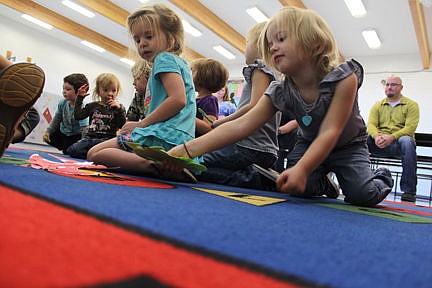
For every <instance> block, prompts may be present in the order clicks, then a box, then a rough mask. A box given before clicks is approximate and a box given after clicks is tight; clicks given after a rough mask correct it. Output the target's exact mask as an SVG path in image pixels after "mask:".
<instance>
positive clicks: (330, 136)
mask: <svg viewBox="0 0 432 288" xmlns="http://www.w3.org/2000/svg"><path fill="white" fill-rule="evenodd" d="M356 94H357V76H356V75H355V74H351V75H350V76H348V77H347V78H345V79H344V80H342V81H340V82H339V83H338V84H337V86H336V90H335V94H334V96H333V99H332V101H331V104H330V107H329V109H328V111H327V113H326V115H325V117H324V120H323V122H322V124H321V127H320V130H319V132H318V136H317V137H316V138H315V140H314V141H313V142H312V144H311V145H310V146H309V148H308V149H307V150H306V153H305V154H304V155H303V157H302V158H301V159H300V160H299V161H298V162H297V164H296V165H294V166H293V167H291V168H289V169H287V170H285V171H284V172H283V173H282V174H281V175H280V176H279V178H278V179H277V181H276V184H277V186H278V188H279V190H280V191H281V192H287V193H292V194H301V193H303V192H304V190H305V188H306V180H307V177H308V176H309V175H310V174H311V173H312V171H313V170H315V169H316V168H317V167H318V166H319V165H320V164H321V163H322V162H323V161H324V160H325V159H326V158H327V156H328V155H329V154H330V152H331V151H332V150H333V148H334V146H335V145H336V142H337V140H338V139H339V136H340V135H341V133H342V131H343V129H344V127H345V124H346V123H347V121H348V118H349V116H350V115H351V113H352V108H353V104H354V100H355V98H356Z"/></svg>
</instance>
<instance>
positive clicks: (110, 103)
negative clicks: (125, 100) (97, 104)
mask: <svg viewBox="0 0 432 288" xmlns="http://www.w3.org/2000/svg"><path fill="white" fill-rule="evenodd" d="M107 104H108V106H109V107H111V108H114V109H120V103H118V102H117V101H115V100H114V99H110V100H108V101H107Z"/></svg>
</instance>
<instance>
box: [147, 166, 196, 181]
mask: <svg viewBox="0 0 432 288" xmlns="http://www.w3.org/2000/svg"><path fill="white" fill-rule="evenodd" d="M150 165H151V167H153V168H154V170H155V171H156V174H157V177H159V178H161V179H165V180H169V181H177V182H185V183H198V180H197V179H196V178H195V176H194V175H193V174H192V172H190V171H189V170H188V169H186V168H183V169H182V170H181V171H180V172H173V171H169V170H165V169H163V168H162V167H161V166H159V165H155V164H154V163H152V164H150Z"/></svg>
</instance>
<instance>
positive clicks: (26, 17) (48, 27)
mask: <svg viewBox="0 0 432 288" xmlns="http://www.w3.org/2000/svg"><path fill="white" fill-rule="evenodd" d="M21 17H22V18H24V19H26V20H27V21H30V22H32V23H34V24H36V25H39V26H41V27H43V28H45V29H48V30H51V29H53V26H52V25H50V24H48V23H45V22H43V21H41V20H39V19H36V18H34V17H32V16H30V15H27V14H22V15H21Z"/></svg>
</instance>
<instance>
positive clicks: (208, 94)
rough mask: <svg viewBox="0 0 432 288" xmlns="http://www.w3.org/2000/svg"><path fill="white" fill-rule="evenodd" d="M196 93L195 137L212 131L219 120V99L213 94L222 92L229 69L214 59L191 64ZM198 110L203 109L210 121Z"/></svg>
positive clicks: (203, 59) (199, 60) (196, 61)
mask: <svg viewBox="0 0 432 288" xmlns="http://www.w3.org/2000/svg"><path fill="white" fill-rule="evenodd" d="M191 70H192V77H193V81H194V85H195V91H196V92H198V95H197V98H196V103H197V113H196V119H195V121H196V128H195V137H199V136H201V135H203V134H205V133H207V132H208V131H210V130H211V129H212V128H211V124H212V123H213V121H214V120H216V119H217V118H218V114H219V105H218V99H217V98H216V97H215V96H213V95H212V93H215V92H217V91H218V90H220V89H221V88H222V87H223V86H224V85H225V83H226V81H227V80H228V75H229V72H228V69H227V68H226V67H225V66H224V65H223V64H222V63H220V62H219V61H216V60H214V59H205V58H200V59H197V60H194V61H193V62H192V63H191ZM198 109H202V111H204V112H205V113H206V114H207V116H208V118H209V119H210V120H211V121H209V119H206V118H205V117H204V116H203V114H202V113H200V111H199V110H198Z"/></svg>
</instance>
